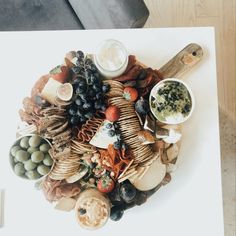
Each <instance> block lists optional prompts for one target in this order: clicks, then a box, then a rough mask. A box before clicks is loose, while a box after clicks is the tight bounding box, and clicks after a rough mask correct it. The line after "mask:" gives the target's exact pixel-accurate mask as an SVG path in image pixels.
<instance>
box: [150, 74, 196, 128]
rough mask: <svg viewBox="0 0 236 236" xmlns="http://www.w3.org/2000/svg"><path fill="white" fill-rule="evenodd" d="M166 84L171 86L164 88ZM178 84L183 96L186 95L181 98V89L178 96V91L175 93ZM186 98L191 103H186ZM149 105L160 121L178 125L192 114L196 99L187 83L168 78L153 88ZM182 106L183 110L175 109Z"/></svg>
mask: <svg viewBox="0 0 236 236" xmlns="http://www.w3.org/2000/svg"><path fill="white" fill-rule="evenodd" d="M165 85H171V87H169V89H166V90H164V89H163V87H164V86H165ZM177 86H178V88H179V87H180V86H181V87H180V88H181V92H182V94H183V96H184V94H185V97H183V98H179V96H181V92H179V90H178V95H177V97H176V93H173V91H174V90H175V91H177V90H176V89H177ZM163 90H164V93H163ZM160 93H161V94H160ZM185 98H186V99H187V101H188V102H189V103H187V104H186V103H185V100H184V99H185ZM181 103H182V104H181ZM149 105H150V110H151V112H152V114H153V115H154V117H155V118H156V119H157V120H158V121H160V122H161V123H163V124H169V125H176V124H181V123H183V122H185V121H186V120H188V119H189V117H190V116H191V115H192V113H193V110H194V107H195V99H194V96H193V93H192V91H191V89H190V88H189V86H188V85H187V84H186V83H184V82H183V81H181V80H179V79H176V78H168V79H164V80H162V81H160V82H159V83H158V84H156V85H155V86H154V87H153V88H152V90H151V93H150V96H149ZM181 106H183V107H182V108H183V109H182V111H181V112H180V111H175V110H174V109H181ZM176 107H177V108H176ZM171 113H172V114H171Z"/></svg>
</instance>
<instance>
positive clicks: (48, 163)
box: [43, 154, 53, 166]
mask: <svg viewBox="0 0 236 236" xmlns="http://www.w3.org/2000/svg"><path fill="white" fill-rule="evenodd" d="M43 164H44V165H45V166H52V164H53V160H52V158H51V156H50V155H49V154H45V157H44V159H43Z"/></svg>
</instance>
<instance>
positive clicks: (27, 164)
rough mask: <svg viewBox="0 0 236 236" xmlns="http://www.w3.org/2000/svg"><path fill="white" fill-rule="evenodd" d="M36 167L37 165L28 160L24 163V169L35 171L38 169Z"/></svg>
mask: <svg viewBox="0 0 236 236" xmlns="http://www.w3.org/2000/svg"><path fill="white" fill-rule="evenodd" d="M36 166H37V164H36V163H34V162H32V160H28V161H26V162H25V163H24V167H25V169H26V170H33V169H35V168H36Z"/></svg>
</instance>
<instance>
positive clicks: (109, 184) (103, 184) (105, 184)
mask: <svg viewBox="0 0 236 236" xmlns="http://www.w3.org/2000/svg"><path fill="white" fill-rule="evenodd" d="M114 186H115V183H114V181H113V180H112V179H111V178H110V177H109V176H106V175H105V176H103V177H101V178H100V179H99V180H98V182H97V188H98V190H99V191H100V192H102V193H109V192H111V191H112V190H113V188H114Z"/></svg>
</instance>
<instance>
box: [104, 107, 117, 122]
mask: <svg viewBox="0 0 236 236" xmlns="http://www.w3.org/2000/svg"><path fill="white" fill-rule="evenodd" d="M105 115H106V119H107V120H109V121H111V122H114V121H117V120H119V118H120V109H119V108H118V107H117V106H114V105H111V106H109V107H108V108H107V109H106V111H105Z"/></svg>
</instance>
